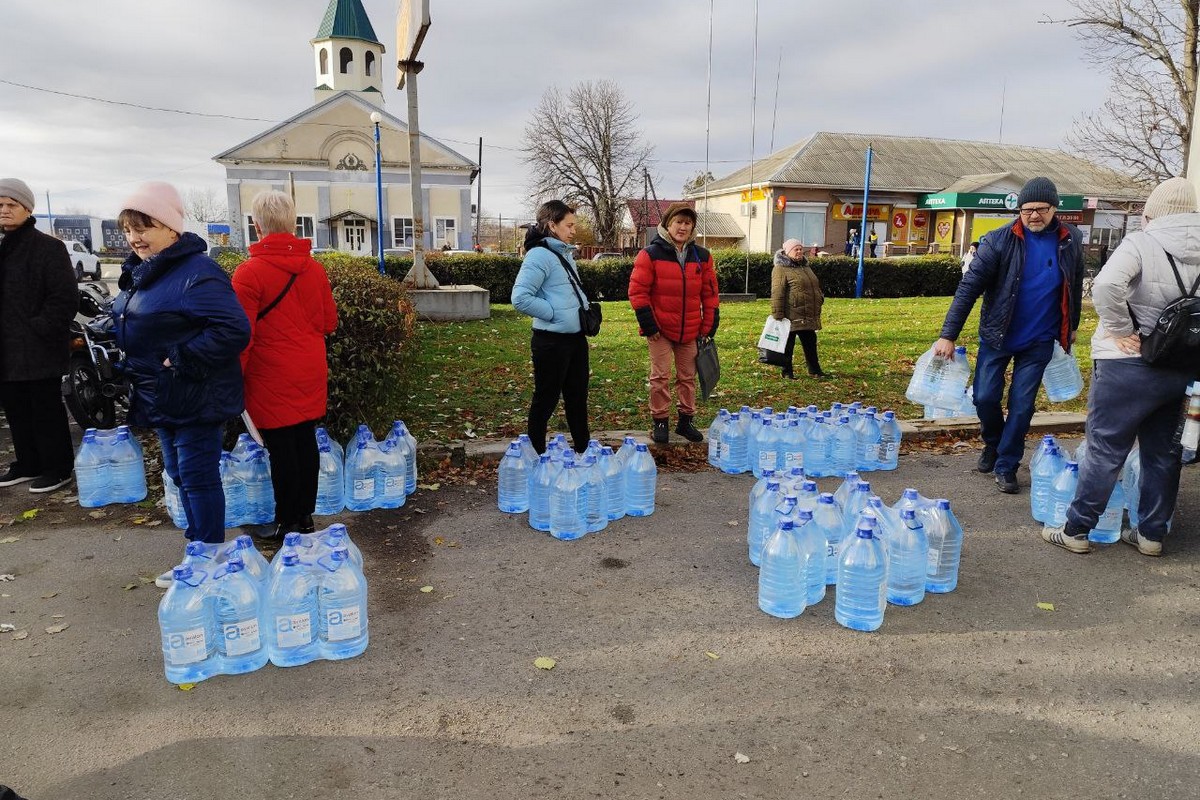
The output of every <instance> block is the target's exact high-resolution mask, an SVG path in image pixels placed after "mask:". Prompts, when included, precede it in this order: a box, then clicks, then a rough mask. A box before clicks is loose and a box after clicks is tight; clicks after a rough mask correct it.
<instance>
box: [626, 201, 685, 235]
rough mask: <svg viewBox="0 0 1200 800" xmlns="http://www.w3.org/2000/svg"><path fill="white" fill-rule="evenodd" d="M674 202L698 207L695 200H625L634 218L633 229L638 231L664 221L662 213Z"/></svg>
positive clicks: (631, 217)
mask: <svg viewBox="0 0 1200 800" xmlns="http://www.w3.org/2000/svg"><path fill="white" fill-rule="evenodd" d="M672 203H687V204H688V205H689V206H691V207H692V208H695V207H696V203H695V201H692V200H649V199H647V200H642V199H635V198H631V199H629V200H626V201H625V205H626V206H628V207H629V217H630V219H632V220H633V229H634V230H636V231H640V230H645V229H646V228H651V227H653V226H655V225H657V224H658V223H660V222H662V215H663V214H665V213H666V211H667V209H668V208H670V207H671V204H672Z"/></svg>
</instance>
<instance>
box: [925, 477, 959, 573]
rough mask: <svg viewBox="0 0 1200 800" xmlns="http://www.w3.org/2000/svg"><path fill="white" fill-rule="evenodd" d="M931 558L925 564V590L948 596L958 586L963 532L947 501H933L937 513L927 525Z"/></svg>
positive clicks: (934, 513)
mask: <svg viewBox="0 0 1200 800" xmlns="http://www.w3.org/2000/svg"><path fill="white" fill-rule="evenodd" d="M925 535H926V538H927V539H928V541H929V558H928V561H927V562H926V565H925V591H927V592H933V593H935V594H945V593H946V592H952V591H954V589H955V587H956V586H958V566H959V562H960V561H961V559H962V543H963V530H962V526H961V525H959V524H958V519H957V518H955V516H954V512H953V511H951V510H950V501H949V500H946V499H945V498H942V499H939V500H937V501H935V502H934V511H933V515H932V517H930V519H929V524H927V525H926V526H925Z"/></svg>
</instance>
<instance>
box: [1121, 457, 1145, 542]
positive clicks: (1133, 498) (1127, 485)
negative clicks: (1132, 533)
mask: <svg viewBox="0 0 1200 800" xmlns="http://www.w3.org/2000/svg"><path fill="white" fill-rule="evenodd" d="M1121 490H1122V491H1123V492H1124V493H1125V507H1126V508H1128V509H1129V526H1130V527H1131V528H1136V527H1137V526H1138V521H1139V519H1140V517H1139V514H1138V510H1139V508H1140V506H1141V499H1142V457H1141V451H1140V450H1132V451H1130V453H1129V455H1128V456H1126V457H1125V467H1124V469H1122V470H1121Z"/></svg>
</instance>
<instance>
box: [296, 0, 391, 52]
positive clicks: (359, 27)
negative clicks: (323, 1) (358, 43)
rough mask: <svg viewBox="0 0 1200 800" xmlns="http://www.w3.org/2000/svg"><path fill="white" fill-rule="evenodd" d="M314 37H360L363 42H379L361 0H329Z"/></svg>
mask: <svg viewBox="0 0 1200 800" xmlns="http://www.w3.org/2000/svg"><path fill="white" fill-rule="evenodd" d="M313 38H314V39H362V40H363V41H364V42H371V43H373V44H381V42H380V41H379V39H378V37H376V36H375V29H374V28H373V27H371V19H370V18H369V17H368V16H367V10H366V9H365V8H363V4H362V0H329V8H327V9H325V17H324V19H322V20H321V27H320V28H318V29H317V35H316V36H314V37H313Z"/></svg>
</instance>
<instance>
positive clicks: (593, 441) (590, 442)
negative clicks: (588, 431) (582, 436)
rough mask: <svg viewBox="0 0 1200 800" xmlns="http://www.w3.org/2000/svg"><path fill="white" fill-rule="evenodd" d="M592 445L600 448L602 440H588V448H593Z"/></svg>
mask: <svg viewBox="0 0 1200 800" xmlns="http://www.w3.org/2000/svg"><path fill="white" fill-rule="evenodd" d="M592 445H596V447H599V446H600V440H599V439H588V447H591V446H592Z"/></svg>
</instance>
